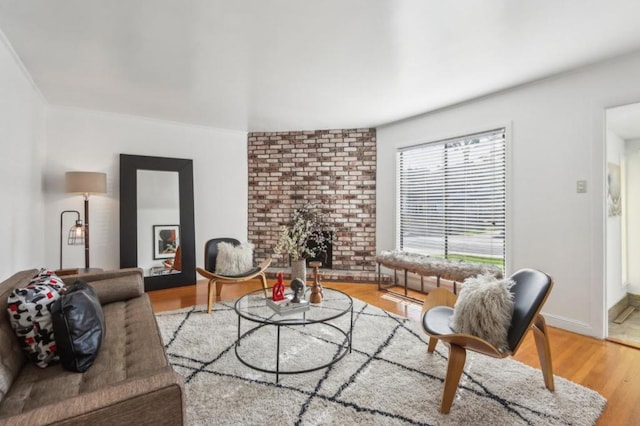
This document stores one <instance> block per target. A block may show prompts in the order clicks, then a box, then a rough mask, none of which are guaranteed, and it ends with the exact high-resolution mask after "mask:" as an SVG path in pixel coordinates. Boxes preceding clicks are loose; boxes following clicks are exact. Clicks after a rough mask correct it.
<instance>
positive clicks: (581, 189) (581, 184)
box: [576, 180, 587, 194]
mask: <svg viewBox="0 0 640 426" xmlns="http://www.w3.org/2000/svg"><path fill="white" fill-rule="evenodd" d="M576 192H577V193H578V194H584V193H585V192H587V181H586V180H579V181H577V182H576Z"/></svg>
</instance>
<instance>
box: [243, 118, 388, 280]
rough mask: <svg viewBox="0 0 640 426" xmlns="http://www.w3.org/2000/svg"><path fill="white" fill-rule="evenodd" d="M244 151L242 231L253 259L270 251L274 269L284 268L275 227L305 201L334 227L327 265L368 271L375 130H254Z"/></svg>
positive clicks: (372, 251)
mask: <svg viewBox="0 0 640 426" xmlns="http://www.w3.org/2000/svg"><path fill="white" fill-rule="evenodd" d="M248 154H249V224H248V230H249V235H248V236H249V241H251V242H252V243H254V244H255V254H256V259H263V258H265V257H272V258H273V263H272V265H273V266H274V267H276V268H277V267H281V268H287V267H288V266H289V262H288V259H285V258H284V256H283V255H275V254H274V253H273V247H274V245H275V243H276V240H277V238H278V232H279V229H280V226H281V225H284V224H287V223H288V222H289V221H290V220H291V216H292V213H293V210H294V209H296V208H299V207H302V206H303V205H304V204H305V203H311V204H314V205H316V206H317V207H318V208H320V209H322V210H323V211H324V212H325V213H327V214H328V217H329V219H330V221H331V222H332V223H333V225H334V227H335V235H334V240H333V244H332V251H333V266H332V268H333V269H334V270H344V271H353V272H356V273H357V272H362V273H364V272H374V271H375V261H374V258H375V250H376V238H375V235H376V234H375V233H376V229H375V228H376V131H375V129H338V130H315V131H291V132H253V133H249V136H248ZM369 275H370V274H369ZM369 278H370V276H369Z"/></svg>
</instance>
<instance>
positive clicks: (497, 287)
mask: <svg viewBox="0 0 640 426" xmlns="http://www.w3.org/2000/svg"><path fill="white" fill-rule="evenodd" d="M512 285H513V281H510V280H496V279H495V278H494V277H493V276H491V275H478V276H476V277H472V278H467V279H466V280H465V281H464V283H463V285H462V290H461V291H460V295H459V296H458V300H457V301H456V304H455V306H454V314H453V318H452V319H451V324H450V325H451V328H452V329H453V330H454V331H456V332H457V333H464V334H471V335H473V336H477V337H480V338H481V339H483V340H486V341H487V342H489V343H491V344H492V345H493V346H495V347H496V348H498V349H499V350H501V351H504V350H506V349H507V348H508V343H507V333H508V332H509V326H510V325H511V316H512V315H513V294H512V293H511V292H510V291H509V289H510V288H511V286H512Z"/></svg>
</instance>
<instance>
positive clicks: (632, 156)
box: [605, 103, 640, 348]
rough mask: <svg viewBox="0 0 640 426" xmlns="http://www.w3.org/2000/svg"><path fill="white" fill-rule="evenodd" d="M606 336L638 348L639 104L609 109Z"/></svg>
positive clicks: (607, 122) (639, 321)
mask: <svg viewBox="0 0 640 426" xmlns="http://www.w3.org/2000/svg"><path fill="white" fill-rule="evenodd" d="M605 161H606V164H605V170H606V173H607V177H606V178H607V179H606V181H607V197H606V270H607V275H606V300H607V304H606V308H607V314H608V315H607V317H608V324H607V339H608V340H613V341H617V342H620V343H624V344H627V345H630V346H634V347H638V348H640V262H638V261H633V260H634V259H640V103H636V104H630V105H624V106H620V107H615V108H609V109H607V110H606V159H605Z"/></svg>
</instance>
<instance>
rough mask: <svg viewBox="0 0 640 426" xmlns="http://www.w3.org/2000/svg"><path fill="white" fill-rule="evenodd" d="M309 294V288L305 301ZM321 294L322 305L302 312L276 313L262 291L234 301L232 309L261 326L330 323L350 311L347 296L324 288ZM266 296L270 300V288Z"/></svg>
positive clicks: (351, 301) (350, 305)
mask: <svg viewBox="0 0 640 426" xmlns="http://www.w3.org/2000/svg"><path fill="white" fill-rule="evenodd" d="M310 292H311V287H308V288H307V292H306V294H305V299H307V300H308V298H309V295H310ZM322 292H323V295H324V296H323V298H322V303H319V304H313V303H310V304H309V309H308V310H306V311H304V312H295V313H284V314H280V313H277V312H276V311H275V310H274V309H273V308H271V307H270V306H269V305H267V297H265V295H264V291H263V290H262V289H261V290H256V291H253V292H251V293H248V294H245V295H244V296H242V297H241V298H240V299H238V300H237V301H236V303H235V305H234V309H235V311H236V312H237V313H238V315H239V316H240V317H242V318H244V319H247V320H249V321H253V322H257V323H261V324H313V323H316V322H325V321H330V320H332V319H334V318H338V317H339V316H341V315H344V314H345V313H347V312H349V311H350V310H351V308H352V306H353V299H351V296H349V295H348V294H346V293H343V292H341V291H340V290H335V289H332V288H326V287H324V288H323V291H322ZM288 294H291V292H290V291H289V292H286V293H285V296H286V295H288ZM267 296H268V298H269V299H270V298H271V288H269V289H268V290H267Z"/></svg>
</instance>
